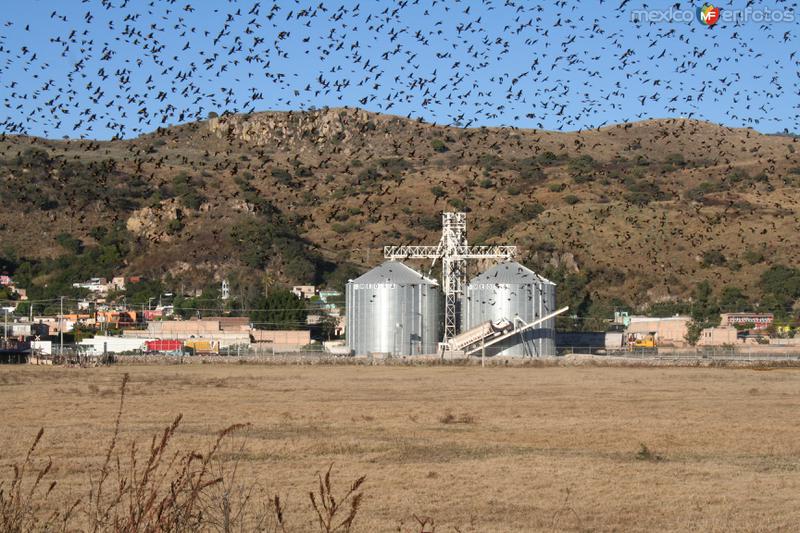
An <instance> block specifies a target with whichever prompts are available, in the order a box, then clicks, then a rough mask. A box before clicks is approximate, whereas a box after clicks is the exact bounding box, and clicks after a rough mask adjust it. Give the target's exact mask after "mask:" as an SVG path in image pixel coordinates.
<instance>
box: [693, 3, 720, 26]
mask: <svg viewBox="0 0 800 533" xmlns="http://www.w3.org/2000/svg"><path fill="white" fill-rule="evenodd" d="M719 13H720V9H719V8H718V7H714V6H712V5H711V4H703V5H702V6H700V7H698V8H697V20H699V21H700V23H701V24H705V25H706V26H708V27H709V28H710V27H711V26H713V25H714V24H716V23H717V21H718V20H719Z"/></svg>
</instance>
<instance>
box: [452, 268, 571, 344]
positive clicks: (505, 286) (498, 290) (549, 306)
mask: <svg viewBox="0 0 800 533" xmlns="http://www.w3.org/2000/svg"><path fill="white" fill-rule="evenodd" d="M555 310H556V286H555V283H553V282H552V281H549V280H547V279H545V278H543V277H541V276H540V275H538V274H536V273H535V272H534V271H533V270H531V269H529V268H527V267H525V266H523V265H521V264H519V263H517V262H514V261H509V262H506V263H500V264H498V265H495V266H493V267H492V268H490V269H489V270H487V271H486V272H484V273H483V274H480V275H478V276H476V277H475V278H473V279H472V280H471V281H470V282H469V283H468V284H467V287H466V289H465V291H464V302H463V306H462V319H463V320H462V322H463V328H462V329H463V330H466V329H469V328H472V327H475V326H477V325H479V324H481V323H483V322H486V321H487V320H491V321H493V322H494V321H498V320H502V319H507V320H510V321H514V319H515V317H517V316H518V317H519V318H521V319H522V320H524V321H525V322H527V323H530V322H531V321H533V320H536V319H538V318H540V317H543V316H545V315H548V314H550V313H552V312H554V311H555ZM486 355H504V356H528V357H541V356H545V355H556V343H555V319H554V318H551V319H550V320H547V321H545V322H544V323H542V324H540V325H538V326H535V327H533V328H531V329H529V330H526V331H524V332H522V333H520V334H519V335H514V336H512V337H509V338H508V339H506V340H504V341H501V342H499V343H497V344H494V345H492V346H489V347H487V348H486Z"/></svg>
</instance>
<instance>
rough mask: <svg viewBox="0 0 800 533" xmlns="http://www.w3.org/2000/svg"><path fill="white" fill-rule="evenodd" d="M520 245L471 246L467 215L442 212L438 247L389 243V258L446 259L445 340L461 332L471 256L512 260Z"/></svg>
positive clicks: (386, 251)
mask: <svg viewBox="0 0 800 533" xmlns="http://www.w3.org/2000/svg"><path fill="white" fill-rule="evenodd" d="M516 253H517V247H516V246H469V245H468V244H467V214H466V213H442V238H441V240H440V241H439V244H438V245H437V246H386V247H384V249H383V255H384V256H385V257H386V258H387V259H432V260H433V263H432V264H431V266H433V264H435V263H436V260H437V259H441V260H442V287H443V290H444V297H445V306H444V341H445V342H446V341H447V340H448V339H450V338H452V337H454V336H455V335H457V334H458V333H459V313H458V309H459V305H460V301H461V297H462V296H463V294H464V286H465V285H466V284H467V260H468V259H512V258H513V257H514V255H516Z"/></svg>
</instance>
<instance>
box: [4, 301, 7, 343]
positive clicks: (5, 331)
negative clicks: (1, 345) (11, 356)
mask: <svg viewBox="0 0 800 533" xmlns="http://www.w3.org/2000/svg"><path fill="white" fill-rule="evenodd" d="M3 311H4V312H5V319H4V323H3V341H4V342H8V309H3Z"/></svg>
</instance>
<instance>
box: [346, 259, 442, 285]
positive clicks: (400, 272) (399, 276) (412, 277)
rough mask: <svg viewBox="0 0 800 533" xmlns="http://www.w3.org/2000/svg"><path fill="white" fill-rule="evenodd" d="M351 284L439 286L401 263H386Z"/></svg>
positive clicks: (434, 281)
mask: <svg viewBox="0 0 800 533" xmlns="http://www.w3.org/2000/svg"><path fill="white" fill-rule="evenodd" d="M350 282H351V283H361V284H365V283H377V284H395V285H439V283H438V282H437V281H436V280H433V279H430V278H428V277H425V276H423V275H422V274H420V273H419V272H417V271H416V270H414V269H413V268H411V267H408V266H406V265H404V264H403V263H401V262H400V261H386V262H385V263H383V264H382V265H379V266H376V267H375V268H373V269H372V270H370V271H369V272H367V273H365V274H363V275H361V276H359V277H357V278H356V279H354V280H351V281H350Z"/></svg>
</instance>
